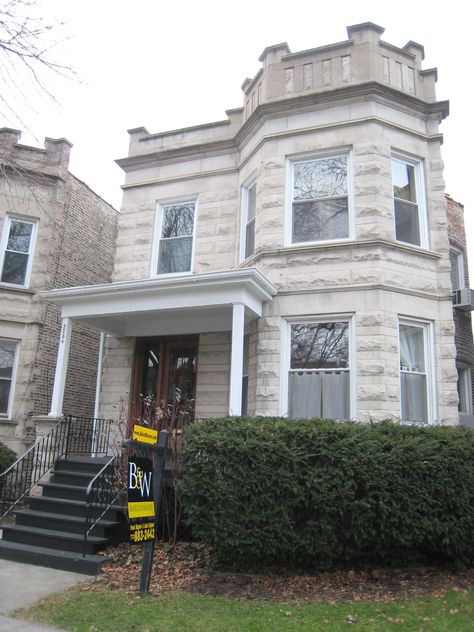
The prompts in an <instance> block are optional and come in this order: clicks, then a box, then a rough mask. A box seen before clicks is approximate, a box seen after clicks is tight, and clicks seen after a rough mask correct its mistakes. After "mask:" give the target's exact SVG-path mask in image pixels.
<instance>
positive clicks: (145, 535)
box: [122, 426, 169, 595]
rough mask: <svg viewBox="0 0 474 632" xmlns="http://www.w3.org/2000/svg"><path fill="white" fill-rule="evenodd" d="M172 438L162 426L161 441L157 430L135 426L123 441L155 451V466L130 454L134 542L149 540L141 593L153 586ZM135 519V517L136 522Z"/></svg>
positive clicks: (147, 451) (146, 451) (150, 452)
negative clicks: (164, 482) (157, 539)
mask: <svg viewBox="0 0 474 632" xmlns="http://www.w3.org/2000/svg"><path fill="white" fill-rule="evenodd" d="M168 438H169V433H168V432H167V431H166V430H161V432H160V434H159V440H158V445H156V439H157V432H156V430H150V429H149V428H145V427H144V426H135V427H134V430H133V439H128V440H127V441H124V442H123V443H122V446H123V447H124V448H128V449H132V450H135V451H137V452H139V453H140V454H146V455H150V456H152V455H155V459H154V466H153V468H152V467H151V464H152V462H151V460H150V459H146V458H143V457H130V458H129V464H128V515H129V518H130V540H131V541H132V543H138V542H145V548H144V551H143V562H142V571H141V576H140V588H139V592H140V594H141V595H146V594H147V593H148V591H149V589H150V579H151V571H152V566H153V553H154V551H155V542H156V531H157V529H156V520H157V518H158V511H159V507H160V500H161V487H162V483H163V474H164V470H165V459H166V454H167V452H168ZM144 519H145V521H144ZM132 520H134V522H133V523H132Z"/></svg>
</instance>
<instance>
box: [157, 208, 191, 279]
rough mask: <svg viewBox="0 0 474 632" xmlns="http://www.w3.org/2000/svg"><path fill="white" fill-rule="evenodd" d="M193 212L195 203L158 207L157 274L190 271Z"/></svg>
mask: <svg viewBox="0 0 474 632" xmlns="http://www.w3.org/2000/svg"><path fill="white" fill-rule="evenodd" d="M195 212H196V203H195V202H181V203H177V204H169V205H163V206H161V205H160V207H159V218H158V219H159V226H158V235H159V245H158V257H157V259H158V261H157V265H156V267H155V269H156V273H157V274H173V273H177V272H190V271H191V268H192V255H193V234H194V222H195Z"/></svg>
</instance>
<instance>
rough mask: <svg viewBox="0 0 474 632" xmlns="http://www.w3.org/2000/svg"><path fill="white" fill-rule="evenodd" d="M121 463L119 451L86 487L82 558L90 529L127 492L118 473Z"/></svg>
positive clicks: (121, 457) (120, 452)
mask: <svg viewBox="0 0 474 632" xmlns="http://www.w3.org/2000/svg"><path fill="white" fill-rule="evenodd" d="M122 461H123V456H122V450H121V449H120V450H119V451H118V452H116V453H115V454H114V455H113V456H111V457H110V459H109V460H108V461H107V463H106V464H105V465H104V466H103V468H102V469H101V470H100V471H99V472H97V474H96V475H95V476H94V478H93V479H92V480H91V482H90V483H89V485H88V486H87V491H86V519H85V524H84V546H83V552H82V556H83V557H85V555H86V549H87V538H88V536H89V535H90V533H91V531H92V529H93V528H94V527H95V526H96V525H97V523H98V522H99V521H100V520H101V519H102V518H103V517H104V516H105V514H106V513H107V511H108V510H109V509H110V508H111V507H112V506H113V505H114V504H116V503H117V502H118V501H119V500H120V497H121V496H122V497H123V496H125V494H126V492H127V490H126V489H125V487H124V486H123V484H122V475H121V473H120V465H121V463H122Z"/></svg>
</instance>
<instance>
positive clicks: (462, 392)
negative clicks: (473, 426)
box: [458, 366, 472, 415]
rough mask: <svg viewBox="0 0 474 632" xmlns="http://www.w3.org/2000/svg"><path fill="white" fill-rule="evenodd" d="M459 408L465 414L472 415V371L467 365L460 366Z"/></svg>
mask: <svg viewBox="0 0 474 632" xmlns="http://www.w3.org/2000/svg"><path fill="white" fill-rule="evenodd" d="M458 396H459V404H458V410H459V412H460V413H463V414H465V415H472V383H471V371H470V370H469V369H468V368H467V367H459V366H458Z"/></svg>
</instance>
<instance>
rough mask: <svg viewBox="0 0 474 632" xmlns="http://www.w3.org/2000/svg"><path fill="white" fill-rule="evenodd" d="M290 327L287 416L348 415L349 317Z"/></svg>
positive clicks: (328, 417) (340, 416)
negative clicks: (347, 318)
mask: <svg viewBox="0 0 474 632" xmlns="http://www.w3.org/2000/svg"><path fill="white" fill-rule="evenodd" d="M290 327H291V343H290V345H291V346H290V370H289V376H288V397H289V402H288V403H289V406H288V414H289V417H290V418H292V419H299V418H309V417H321V418H326V419H350V416H351V415H350V399H351V398H350V358H349V321H348V320H340V321H328V322H309V323H293V324H291V326H290Z"/></svg>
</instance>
